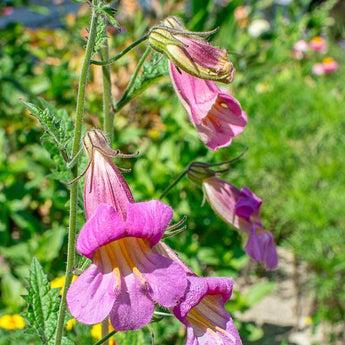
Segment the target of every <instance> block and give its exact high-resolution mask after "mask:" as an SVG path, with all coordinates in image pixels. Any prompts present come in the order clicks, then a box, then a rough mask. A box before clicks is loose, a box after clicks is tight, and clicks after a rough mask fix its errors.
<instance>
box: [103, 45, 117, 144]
mask: <svg viewBox="0 0 345 345" xmlns="http://www.w3.org/2000/svg"><path fill="white" fill-rule="evenodd" d="M100 55H101V59H102V60H108V59H109V46H108V40H105V43H104V48H102V49H101V51H100ZM102 77H103V114H104V123H103V126H104V134H105V136H106V138H107V139H108V142H109V144H110V146H111V147H112V146H113V137H114V132H113V131H114V113H113V112H112V111H111V109H112V97H111V75H110V66H109V65H107V66H102Z"/></svg>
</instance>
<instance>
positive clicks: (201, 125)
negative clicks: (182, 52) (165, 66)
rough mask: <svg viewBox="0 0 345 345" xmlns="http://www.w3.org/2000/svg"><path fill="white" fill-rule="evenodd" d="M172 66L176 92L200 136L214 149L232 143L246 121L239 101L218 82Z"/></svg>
mask: <svg viewBox="0 0 345 345" xmlns="http://www.w3.org/2000/svg"><path fill="white" fill-rule="evenodd" d="M169 65H170V77H171V80H172V83H173V85H174V88H175V91H176V93H177V95H178V97H179V99H180V101H181V103H182V105H183V106H184V108H185V109H186V111H187V113H188V115H189V119H190V121H191V122H192V124H193V125H194V126H195V128H196V129H197V131H198V134H199V137H200V139H201V140H202V141H203V142H204V143H205V144H206V146H207V147H208V148H210V149H211V150H217V149H218V148H220V147H224V146H227V145H229V144H230V143H231V140H232V138H233V137H234V136H236V135H238V134H240V133H241V132H242V131H243V130H244V127H245V126H246V124H247V115H246V113H245V112H244V111H243V110H242V108H241V105H240V103H239V102H238V101H237V100H236V99H235V98H234V97H232V96H230V95H229V94H227V93H225V92H222V91H221V90H220V89H219V88H218V87H217V85H216V84H215V82H213V81H207V80H203V79H200V78H195V77H193V76H191V75H189V74H188V73H184V72H181V71H179V70H178V69H177V68H176V67H175V66H174V65H173V64H172V63H170V64H169Z"/></svg>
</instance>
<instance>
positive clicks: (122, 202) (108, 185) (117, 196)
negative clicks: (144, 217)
mask: <svg viewBox="0 0 345 345" xmlns="http://www.w3.org/2000/svg"><path fill="white" fill-rule="evenodd" d="M84 201H85V212H86V218H87V219H89V218H91V216H92V215H93V214H94V213H95V212H96V211H97V208H98V206H99V205H100V204H102V203H103V204H108V205H112V206H113V207H114V208H115V210H116V212H117V213H118V214H119V216H120V217H121V218H122V220H124V219H126V214H127V213H126V212H127V204H128V203H131V202H134V199H133V195H132V193H131V191H130V189H129V187H128V185H127V183H126V181H125V179H124V177H123V176H122V174H121V172H120V171H119V170H118V169H117V168H116V166H115V165H114V163H113V162H112V161H111V159H110V158H109V157H106V156H105V155H102V154H101V153H100V152H99V151H98V150H96V149H95V150H94V151H93V161H92V163H91V166H90V167H89V169H88V170H87V173H86V179H85V190H84Z"/></svg>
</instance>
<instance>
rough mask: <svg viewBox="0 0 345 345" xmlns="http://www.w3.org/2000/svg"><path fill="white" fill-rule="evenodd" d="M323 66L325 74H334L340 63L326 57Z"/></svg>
mask: <svg viewBox="0 0 345 345" xmlns="http://www.w3.org/2000/svg"><path fill="white" fill-rule="evenodd" d="M322 66H323V69H324V72H325V73H332V72H334V71H336V70H337V69H338V67H339V65H338V63H337V62H336V61H335V60H334V59H333V58H331V57H326V58H324V59H323V61H322Z"/></svg>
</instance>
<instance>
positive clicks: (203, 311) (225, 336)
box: [154, 242, 242, 345]
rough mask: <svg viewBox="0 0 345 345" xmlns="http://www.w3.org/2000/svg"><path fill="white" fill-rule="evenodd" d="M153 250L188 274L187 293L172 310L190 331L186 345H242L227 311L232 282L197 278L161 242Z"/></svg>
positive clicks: (228, 279) (216, 278) (217, 278)
mask: <svg viewBox="0 0 345 345" xmlns="http://www.w3.org/2000/svg"><path fill="white" fill-rule="evenodd" d="M154 250H155V251H156V252H157V253H159V254H162V255H164V256H165V257H168V258H170V259H172V260H173V261H175V262H177V263H178V264H179V265H180V266H181V267H183V269H184V270H185V272H186V273H187V277H188V278H187V279H188V287H187V291H186V293H185V295H184V297H183V298H182V299H181V300H180V302H179V304H177V305H176V306H175V307H174V308H173V310H172V311H173V313H174V314H175V316H176V317H177V318H178V319H179V320H180V321H181V322H182V323H184V324H185V325H186V327H187V342H186V345H214V344H217V345H241V344H242V343H241V339H240V337H239V335H238V332H237V330H236V328H235V326H234V324H233V322H232V319H231V317H230V315H229V314H228V312H227V311H226V310H225V308H224V304H225V303H226V302H227V301H228V300H229V298H230V297H231V293H232V279H231V278H221V277H214V278H200V277H198V276H197V275H196V274H195V273H194V272H193V271H192V270H191V269H190V268H189V267H188V266H187V265H186V264H185V263H184V262H183V261H182V260H181V259H180V258H179V257H178V255H177V254H176V253H175V252H174V251H173V250H172V249H171V248H170V247H169V246H168V245H166V244H165V243H163V242H159V243H158V244H157V245H156V246H155V247H154Z"/></svg>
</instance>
